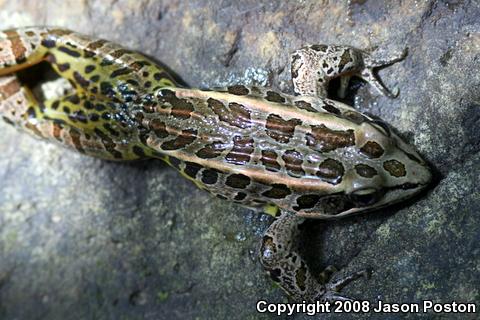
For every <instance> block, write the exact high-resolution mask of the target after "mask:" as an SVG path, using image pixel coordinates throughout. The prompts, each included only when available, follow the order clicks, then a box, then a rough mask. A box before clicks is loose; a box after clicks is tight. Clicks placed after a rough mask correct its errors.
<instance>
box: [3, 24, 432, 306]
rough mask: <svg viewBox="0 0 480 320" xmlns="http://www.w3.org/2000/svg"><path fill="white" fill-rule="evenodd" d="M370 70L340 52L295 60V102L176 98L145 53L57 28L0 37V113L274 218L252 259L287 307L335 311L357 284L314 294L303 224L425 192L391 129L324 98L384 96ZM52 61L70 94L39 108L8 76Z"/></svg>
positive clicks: (229, 94) (249, 94)
mask: <svg viewBox="0 0 480 320" xmlns="http://www.w3.org/2000/svg"><path fill="white" fill-rule="evenodd" d="M400 58H401V57H396V58H394V59H391V60H389V61H373V60H372V59H371V58H370V57H369V56H368V55H367V54H366V53H364V52H362V51H359V50H356V49H353V48H350V47H344V46H321V45H314V46H310V47H305V48H303V49H300V50H298V51H296V52H295V53H294V54H293V55H292V76H293V82H294V88H295V91H296V93H298V94H300V96H291V95H286V94H283V93H278V92H276V91H274V90H271V89H266V88H258V87H250V88H247V87H244V86H241V85H239V86H232V87H228V88H225V89H218V90H215V91H208V90H197V89H186V88H179V87H177V86H176V84H175V82H174V81H173V79H172V77H171V76H170V75H169V74H168V73H167V72H166V71H165V70H163V69H162V68H161V67H159V66H158V65H157V64H155V63H154V62H153V61H151V60H149V59H148V58H146V57H144V56H143V55H141V54H138V53H134V52H131V51H129V50H125V49H123V48H121V47H119V46H118V45H115V44H113V43H111V42H108V41H105V40H97V39H92V38H90V37H88V36H84V35H80V34H77V33H74V32H71V31H68V30H64V29H55V28H42V27H32V28H23V29H15V30H8V31H5V32H3V33H0V76H2V77H0V114H1V115H2V116H3V118H4V119H5V120H6V121H7V122H9V123H11V124H14V125H15V126H17V127H20V128H23V129H25V130H27V131H29V132H30V133H33V134H35V135H37V136H40V137H42V138H45V139H48V140H51V141H55V142H58V143H60V144H62V145H65V146H68V147H70V148H73V149H75V150H77V151H79V152H82V153H84V154H87V155H91V156H96V157H100V158H103V159H111V160H135V159H143V158H161V159H163V160H165V161H166V162H167V163H169V164H170V165H172V166H173V167H175V168H177V169H178V170H179V171H180V172H181V173H182V174H183V175H184V176H186V177H187V178H189V179H190V180H192V181H194V182H195V183H196V184H197V185H198V186H199V187H200V188H202V189H206V190H208V191H210V192H211V193H213V194H215V195H216V196H218V197H220V198H222V199H229V200H232V201H234V202H237V203H240V204H242V205H245V206H248V207H254V208H262V207H266V208H269V209H272V208H280V209H281V211H282V215H281V216H280V217H279V219H277V220H276V221H275V222H274V223H273V224H272V226H271V227H270V228H269V229H268V230H267V232H266V234H265V237H264V239H263V244H262V249H261V254H262V257H261V260H262V263H263V265H264V266H265V268H266V269H267V270H268V271H269V273H270V275H271V276H272V278H273V279H274V280H275V281H277V282H279V284H280V285H281V286H282V288H283V289H285V290H286V291H287V292H288V293H289V294H290V295H291V296H292V297H293V298H294V299H296V300H302V299H304V300H318V299H333V298H336V299H339V298H341V296H339V295H338V294H336V292H337V291H338V290H339V289H340V288H341V287H342V286H343V285H345V284H346V283H347V282H348V281H351V280H352V279H355V278H356V277H358V276H360V275H361V274H362V273H357V274H354V275H351V276H349V277H346V278H344V279H341V280H339V281H337V282H335V283H333V282H328V283H326V284H323V283H321V282H320V281H319V279H317V278H315V277H314V276H313V275H312V274H311V272H310V271H309V268H308V266H307V265H306V264H305V263H304V261H303V259H302V258H301V257H300V256H299V255H298V253H297V251H298V248H297V242H296V241H295V238H296V233H297V232H298V228H297V225H298V223H299V222H300V221H301V219H300V218H299V217H311V218H324V219H327V218H332V217H335V218H336V217H341V216H346V215H349V214H352V213H354V212H359V211H364V210H370V209H375V208H378V207H381V206H385V205H389V204H391V203H393V202H397V201H401V200H403V199H405V198H408V197H411V196H412V195H414V194H416V193H418V192H419V191H420V190H422V189H423V188H424V187H425V186H426V185H427V184H428V182H429V181H430V171H429V169H428V166H427V165H426V164H425V162H424V161H423V160H422V159H421V157H420V156H419V155H418V154H417V153H416V151H415V150H413V148H412V147H411V146H409V145H407V144H405V143H404V142H403V141H402V140H401V139H400V138H399V137H398V136H396V135H395V134H394V133H393V132H392V131H391V130H390V129H389V127H388V126H387V125H385V124H384V123H382V122H380V121H378V120H374V119H372V118H370V117H368V116H366V115H363V114H360V113H358V112H357V111H355V110H354V109H353V108H351V107H349V106H347V105H345V104H342V103H340V102H336V101H333V100H329V99H327V98H325V97H324V96H325V94H326V88H327V86H328V82H329V80H331V79H333V78H335V77H341V86H340V94H341V95H342V94H344V92H345V88H346V87H347V84H348V79H349V78H350V76H352V75H357V76H360V77H362V78H363V79H365V80H367V81H368V82H369V83H371V84H372V85H373V86H375V87H376V88H377V89H379V91H380V92H381V93H383V94H387V95H391V94H390V93H389V92H388V91H387V90H386V89H385V88H384V87H383V86H381V85H380V83H379V82H378V81H377V80H376V79H375V78H374V76H373V73H372V68H374V67H378V66H382V65H385V64H389V63H392V62H395V61H398V60H399V59H400ZM41 61H48V62H49V63H51V65H52V67H53V68H54V70H55V71H56V72H57V73H59V74H60V75H61V76H62V77H64V78H66V79H68V80H69V81H70V82H71V84H72V86H73V87H74V92H72V93H71V94H69V95H67V96H65V97H62V98H59V99H53V100H47V101H37V99H36V98H35V97H34V96H33V95H32V94H31V93H30V91H29V89H28V88H27V87H26V86H23V85H22V84H21V83H20V81H19V80H18V79H17V78H16V76H15V72H17V71H19V70H21V69H24V68H28V67H29V66H31V65H33V64H36V63H39V62H41Z"/></svg>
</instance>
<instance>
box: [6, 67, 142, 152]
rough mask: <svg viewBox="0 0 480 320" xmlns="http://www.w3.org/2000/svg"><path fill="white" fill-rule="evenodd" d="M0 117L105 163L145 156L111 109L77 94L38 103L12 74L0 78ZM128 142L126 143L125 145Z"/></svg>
mask: <svg viewBox="0 0 480 320" xmlns="http://www.w3.org/2000/svg"><path fill="white" fill-rule="evenodd" d="M0 115H1V117H2V118H3V120H5V121H6V122H7V123H9V124H11V125H13V126H15V127H17V128H20V129H22V130H24V131H26V132H27V133H30V134H32V135H34V136H36V137H37V138H42V139H46V140H49V141H52V142H54V143H57V144H60V145H62V146H64V147H67V148H69V149H73V150H75V151H77V152H80V153H83V154H86V155H89V156H94V157H97V158H102V159H107V160H136V159H141V158H147V157H149V156H150V155H149V149H148V148H146V147H145V146H144V145H143V144H142V143H141V142H140V141H138V139H137V140H136V139H132V138H131V135H130V131H129V129H128V127H127V126H122V123H118V121H112V119H115V110H114V109H112V108H111V107H110V106H109V105H108V104H107V103H105V102H104V101H102V100H98V99H97V100H92V97H87V96H83V95H79V94H76V93H74V94H70V95H66V96H63V97H59V98H53V99H48V100H45V101H39V100H37V98H36V97H35V96H34V95H33V94H32V93H31V92H30V90H29V88H28V87H26V86H24V85H23V84H22V83H21V82H20V81H19V80H18V79H17V77H16V75H11V76H3V77H0ZM125 141H128V143H125Z"/></svg>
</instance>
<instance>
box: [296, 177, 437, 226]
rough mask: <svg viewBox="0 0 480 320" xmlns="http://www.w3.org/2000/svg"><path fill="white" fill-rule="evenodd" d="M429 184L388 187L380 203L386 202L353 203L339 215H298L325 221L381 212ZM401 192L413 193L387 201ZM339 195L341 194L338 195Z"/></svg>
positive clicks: (406, 184)
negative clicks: (391, 194) (392, 193)
mask: <svg viewBox="0 0 480 320" xmlns="http://www.w3.org/2000/svg"><path fill="white" fill-rule="evenodd" d="M428 184H429V183H427V184H422V183H409V182H407V183H403V184H400V185H396V186H393V187H387V188H385V189H384V191H385V194H384V197H383V198H382V199H381V200H380V201H379V202H384V203H382V204H380V205H378V202H377V203H376V204H372V205H370V206H364V207H361V206H358V205H357V204H355V203H353V202H351V204H352V208H350V209H348V210H345V211H341V212H339V213H336V214H335V213H330V214H325V213H318V212H317V213H315V212H299V213H298V215H299V216H301V217H304V218H312V219H323V220H336V219H340V218H343V217H346V216H351V215H354V214H361V213H367V212H372V211H376V210H380V209H382V208H385V207H389V206H391V205H393V204H395V203H398V202H401V201H403V200H405V198H411V197H413V196H415V195H416V194H418V193H419V192H421V191H422V190H424V189H425V187H426V186H427V185H428ZM399 190H402V191H405V190H412V191H411V192H408V193H407V194H405V197H401V198H398V199H397V200H396V201H391V200H386V201H385V199H388V194H389V193H390V192H395V191H399ZM337 195H339V194H337ZM343 195H344V196H345V199H346V200H347V199H348V197H347V195H346V194H343Z"/></svg>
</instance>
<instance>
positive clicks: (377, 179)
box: [299, 121, 432, 219]
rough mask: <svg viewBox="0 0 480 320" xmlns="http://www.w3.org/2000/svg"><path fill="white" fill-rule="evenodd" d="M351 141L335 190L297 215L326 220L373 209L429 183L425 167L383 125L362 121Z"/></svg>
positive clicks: (413, 151) (404, 196)
mask: <svg viewBox="0 0 480 320" xmlns="http://www.w3.org/2000/svg"><path fill="white" fill-rule="evenodd" d="M355 138H356V145H355V146H354V147H352V150H351V151H350V152H349V155H347V156H345V157H344V159H346V160H344V161H343V166H344V167H345V173H344V175H343V178H342V182H341V183H340V184H339V185H338V186H337V188H336V191H335V192H333V193H332V194H330V195H327V196H324V197H323V196H322V197H320V200H319V202H318V203H317V205H316V208H314V209H313V210H311V211H310V212H304V211H301V212H299V214H300V215H301V216H306V217H312V218H327V219H328V218H339V217H344V216H348V215H351V214H354V213H359V212H363V211H369V210H375V209H378V208H381V207H385V206H388V205H391V204H393V203H397V202H400V201H403V200H405V199H408V198H411V197H413V196H414V195H416V194H418V193H419V192H420V191H422V190H424V189H425V188H426V187H427V185H428V184H429V183H430V181H431V179H432V173H431V170H430V168H429V166H428V164H427V163H426V162H425V161H424V160H423V159H422V158H421V157H420V155H419V154H418V153H417V152H416V151H415V149H414V148H413V147H412V146H411V145H409V144H407V143H405V142H404V141H403V140H402V139H401V138H400V137H399V136H398V135H396V134H395V133H394V132H393V131H392V130H391V129H390V128H389V127H388V126H387V125H386V124H384V123H381V122H378V121H372V122H365V123H363V124H361V126H360V128H359V130H357V131H356V134H355ZM315 209H320V210H315Z"/></svg>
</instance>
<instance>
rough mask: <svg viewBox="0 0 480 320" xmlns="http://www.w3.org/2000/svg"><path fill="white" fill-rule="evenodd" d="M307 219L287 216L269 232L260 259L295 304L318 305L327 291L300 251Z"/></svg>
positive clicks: (274, 224)
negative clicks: (313, 303)
mask: <svg viewBox="0 0 480 320" xmlns="http://www.w3.org/2000/svg"><path fill="white" fill-rule="evenodd" d="M302 221H303V219H301V218H299V217H297V216H295V215H293V214H289V213H286V212H283V214H282V215H281V216H280V217H279V218H278V219H277V220H276V221H275V222H274V223H273V224H272V225H271V226H270V227H269V228H268V230H267V231H266V233H265V235H264V237H263V242H262V247H261V252H260V255H261V256H260V257H261V262H262V264H263V266H264V268H265V270H266V271H267V272H268V273H269V274H270V276H271V277H272V279H273V280H274V281H275V282H277V283H278V284H279V285H280V287H282V289H284V290H285V291H286V292H287V293H288V294H289V295H290V296H291V297H292V298H293V299H294V300H295V301H302V300H308V301H315V300H317V298H318V297H321V296H322V295H323V294H324V293H325V287H324V286H323V285H321V284H320V283H319V282H318V281H317V280H316V279H315V278H314V277H313V275H312V273H311V271H310V269H309V267H308V266H307V264H306V263H305V261H304V260H303V259H302V257H301V256H300V254H299V252H298V251H299V250H298V236H299V230H298V225H299V223H300V222H302Z"/></svg>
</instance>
